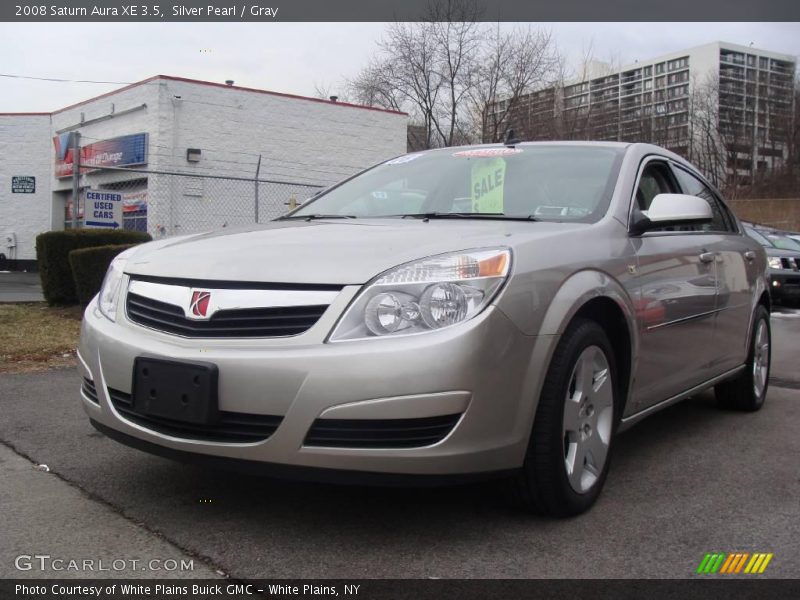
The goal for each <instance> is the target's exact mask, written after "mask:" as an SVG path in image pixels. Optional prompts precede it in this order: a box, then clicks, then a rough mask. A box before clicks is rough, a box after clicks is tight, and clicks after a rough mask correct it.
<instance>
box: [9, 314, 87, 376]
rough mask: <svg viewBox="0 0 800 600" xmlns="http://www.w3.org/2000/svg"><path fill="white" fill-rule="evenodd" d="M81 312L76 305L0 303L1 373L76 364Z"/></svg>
mask: <svg viewBox="0 0 800 600" xmlns="http://www.w3.org/2000/svg"><path fill="white" fill-rule="evenodd" d="M81 315H82V311H81V309H80V307H77V306H68V307H50V306H47V305H46V304H45V303H43V302H30V303H14V304H0V373H11V372H21V371H38V370H42V369H49V368H52V367H60V366H68V365H73V364H75V349H76V347H77V345H78V336H79V335H80V330H81Z"/></svg>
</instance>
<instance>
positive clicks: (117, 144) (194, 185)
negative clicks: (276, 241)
mask: <svg viewBox="0 0 800 600" xmlns="http://www.w3.org/2000/svg"><path fill="white" fill-rule="evenodd" d="M407 123H408V117H407V115H406V114H404V113H399V112H394V111H387V110H382V109H375V108H370V107H363V106H356V105H351V104H347V103H344V102H336V101H329V100H320V99H316V98H307V97H302V96H294V95H290V94H281V93H276V92H269V91H265V90H258V89H251V88H244V87H239V86H235V85H232V82H231V84H227V83H226V84H217V83H210V82H204V81H195V80H189V79H184V78H180V77H169V76H164V75H159V76H156V77H153V78H150V79H146V80H144V81H140V82H138V83H135V84H133V85H130V86H127V87H124V88H122V89H119V90H116V91H114V92H111V93H108V94H104V95H102V96H98V97H96V98H92V99H90V100H87V101H85V102H81V103H79V104H75V105H73V106H68V107H66V108H62V109H59V110H56V111H55V112H53V113H51V114H47V113H45V114H21V113H16V114H0V152H1V153H2V154H0V155H1V156H3V157H4V159H3V162H2V163H0V165H2V166H0V236H1V237H0V253H2V254H4V255H5V256H6V258H7V259H10V260H11V262H12V266H16V267H17V268H31V267H33V261H34V260H35V258H36V253H35V246H34V244H35V237H36V235H38V234H39V233H41V232H43V231H48V230H57V229H62V228H64V227H65V226H66V227H69V226H71V219H72V217H71V198H72V175H71V173H72V165H71V163H72V156H71V154H72V152H71V150H69V144H70V134H71V133H72V132H77V133H79V134H80V138H79V140H80V146H81V147H82V151H81V156H82V160H81V163H82V165H83V166H84V167H85V166H86V165H87V164H88V165H92V166H95V167H103V168H100V169H86V168H84V173H83V174H82V175H81V177H80V188H81V189H82V190H86V189H104V190H109V191H117V192H120V193H122V194H123V196H124V198H125V204H126V213H125V226H126V227H127V228H136V229H140V230H144V229H146V230H147V231H149V232H150V234H151V235H153V236H154V237H160V236H164V235H175V234H179V233H188V232H190V231H198V230H202V229H209V228H215V227H224V226H228V225H231V226H232V225H237V224H248V223H253V222H255V220H256V215H258V221H259V222H264V221H266V220H268V219H270V218H274V217H275V216H277V215H278V214H281V213H282V212H285V211H286V210H287V207H286V206H285V204H286V203H287V201H294V200H297V201H301V200H303V199H304V196H305V197H307V196H309V195H311V194H312V193H313V192H314V191H315V190H316V189H318V188H319V186H327V185H330V184H332V183H334V182H336V181H339V180H341V179H343V178H345V177H347V176H349V175H352V174H354V173H356V172H357V171H359V170H361V169H364V168H366V167H368V166H370V165H372V164H374V163H376V162H379V161H381V160H384V159H386V158H390V157H392V156H396V155H398V154H402V153H403V152H405V150H406V127H407ZM106 167H108V168H106ZM120 167H128V168H127V169H125V170H119V168H120ZM154 172H155V173H154ZM162 172H179V173H186V174H189V175H197V176H196V177H194V176H188V177H187V176H183V177H181V176H173V175H164V174H161V173H162ZM256 177H257V178H258V180H259V181H262V183H260V184H259V185H258V190H257V191H256V189H255V188H256V186H255V184H254V183H253V180H254V179H255V178H256ZM31 178H35V189H34V188H33V185H32V184H33V181H34V180H32V179H31ZM6 240H10V241H6ZM0 268H2V267H0Z"/></svg>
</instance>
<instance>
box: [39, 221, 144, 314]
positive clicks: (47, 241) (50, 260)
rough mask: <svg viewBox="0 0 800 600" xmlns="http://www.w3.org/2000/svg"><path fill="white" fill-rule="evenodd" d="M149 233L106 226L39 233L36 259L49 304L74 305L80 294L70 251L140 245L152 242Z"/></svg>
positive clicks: (43, 289)
mask: <svg viewBox="0 0 800 600" xmlns="http://www.w3.org/2000/svg"><path fill="white" fill-rule="evenodd" d="M151 239H152V238H151V237H150V235H149V234H147V233H143V232H140V231H109V230H105V229H74V230H72V229H69V230H66V231H48V232H47V233H42V234H39V235H38V236H36V259H37V261H38V264H39V275H40V276H41V279H42V292H43V293H44V297H45V300H47V303H48V304H50V305H51V306H52V305H56V304H75V303H77V302H78V294H77V291H76V289H75V280H74V279H73V277H72V267H71V266H70V263H69V253H70V252H71V251H72V250H77V249H80V248H92V247H97V246H108V245H115V246H116V245H121V244H138V243H142V242H149V241H150V240H151Z"/></svg>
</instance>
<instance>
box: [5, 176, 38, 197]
mask: <svg viewBox="0 0 800 600" xmlns="http://www.w3.org/2000/svg"><path fill="white" fill-rule="evenodd" d="M11 193H12V194H35V193H36V177H31V176H29V175H12V176H11Z"/></svg>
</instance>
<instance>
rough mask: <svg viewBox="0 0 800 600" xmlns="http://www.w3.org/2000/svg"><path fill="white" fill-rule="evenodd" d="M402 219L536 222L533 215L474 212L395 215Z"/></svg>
mask: <svg viewBox="0 0 800 600" xmlns="http://www.w3.org/2000/svg"><path fill="white" fill-rule="evenodd" d="M396 216H398V217H401V218H403V219H405V218H412V219H422V220H423V221H428V220H430V219H497V220H500V221H538V220H539V219H537V218H536V217H534V216H533V215H527V216H525V215H507V214H505V213H476V212H427V213H410V214H405V215H396Z"/></svg>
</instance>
